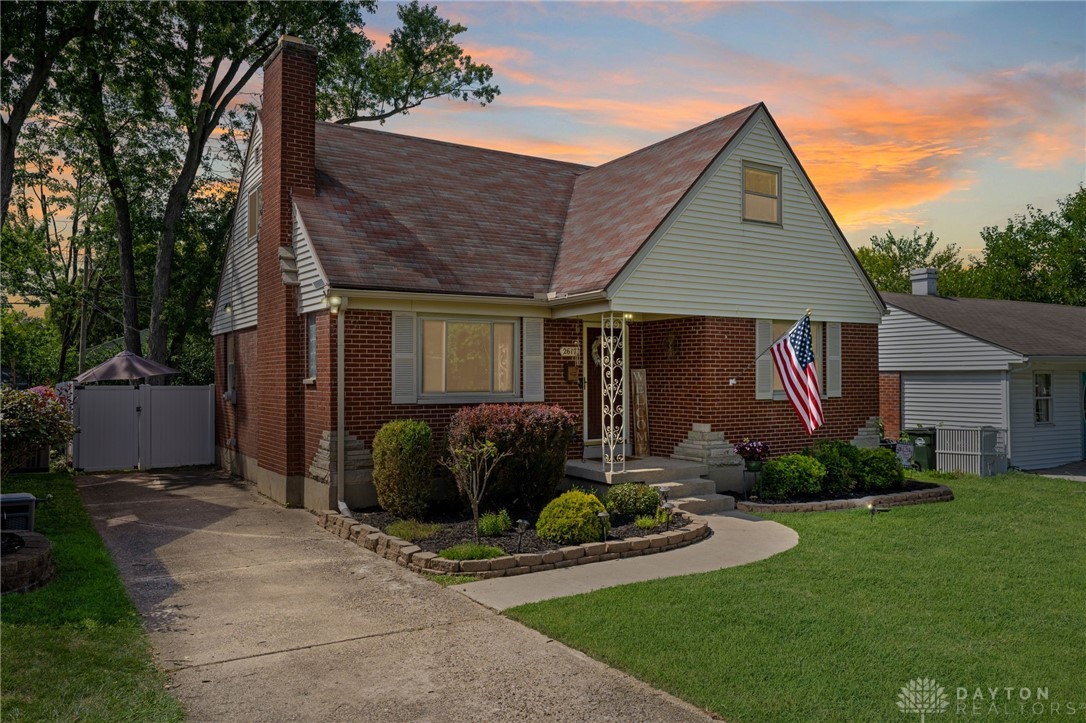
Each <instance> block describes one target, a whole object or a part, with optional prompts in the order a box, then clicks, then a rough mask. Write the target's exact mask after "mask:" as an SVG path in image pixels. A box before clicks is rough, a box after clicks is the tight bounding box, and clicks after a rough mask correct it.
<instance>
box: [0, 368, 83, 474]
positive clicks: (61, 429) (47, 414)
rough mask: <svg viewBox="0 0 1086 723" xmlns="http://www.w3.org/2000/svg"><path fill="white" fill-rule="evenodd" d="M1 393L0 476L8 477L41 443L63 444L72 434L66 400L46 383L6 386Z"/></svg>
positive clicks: (49, 444)
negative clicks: (39, 385) (21, 386)
mask: <svg viewBox="0 0 1086 723" xmlns="http://www.w3.org/2000/svg"><path fill="white" fill-rule="evenodd" d="M0 394H2V399H3V401H2V412H0V446H2V447H3V455H0V457H2V460H3V461H2V463H0V477H7V476H8V475H9V474H10V473H11V471H12V470H14V469H18V468H19V467H21V466H22V465H23V464H25V463H26V462H27V460H29V459H30V458H31V457H33V456H34V454H35V453H36V452H37V451H38V450H39V449H41V448H42V447H48V448H50V449H52V448H54V447H59V446H61V445H65V444H67V443H68V442H69V441H70V440H71V438H72V435H74V434H75V425H74V424H72V415H71V411H70V410H69V409H68V403H67V401H66V400H65V399H64V397H61V396H59V395H58V394H57V393H56V392H54V391H53V390H52V389H50V388H49V387H34V388H33V389H26V390H22V389H9V388H6V387H5V388H4V389H3V390H2V392H0Z"/></svg>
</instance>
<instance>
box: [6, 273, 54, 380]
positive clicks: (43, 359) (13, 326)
mask: <svg viewBox="0 0 1086 723" xmlns="http://www.w3.org/2000/svg"><path fill="white" fill-rule="evenodd" d="M6 262H7V260H6V259H5V263H6ZM59 354H60V340H59V339H58V338H57V334H56V330H55V329H53V328H51V327H50V325H49V323H48V322H47V321H46V320H45V319H40V318H35V317H32V316H27V314H26V312H25V311H13V310H11V309H4V310H3V311H0V366H2V367H3V368H4V371H6V372H7V373H8V374H9V375H10V377H9V379H10V380H11V383H12V384H18V383H20V382H25V384H26V385H32V384H45V383H47V382H50V381H52V382H57V381H63V380H61V379H57V377H56V373H57V358H58V357H59Z"/></svg>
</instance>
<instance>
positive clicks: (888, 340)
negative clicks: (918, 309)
mask: <svg viewBox="0 0 1086 723" xmlns="http://www.w3.org/2000/svg"><path fill="white" fill-rule="evenodd" d="M1020 361H1022V355H1021V354H1017V353H1015V352H1011V351H1007V350H1006V349H1002V348H1000V347H998V346H994V345H992V344H989V343H988V342H985V341H981V340H979V339H974V338H973V337H971V336H967V335H965V334H962V333H960V332H957V331H953V330H951V329H948V328H946V327H945V326H942V325H941V324H936V323H935V322H934V321H929V320H928V319H924V318H921V317H919V316H914V315H913V314H910V313H909V312H907V311H903V310H901V309H898V308H895V307H893V306H891V307H890V314H889V315H888V316H887V317H886V318H885V319H883V322H882V325H881V326H879V370H880V371H909V370H931V371H953V370H966V369H974V370H982V369H987V370H997V369H1007V368H1008V367H1009V365H1010V364H1011V363H1013V362H1020Z"/></svg>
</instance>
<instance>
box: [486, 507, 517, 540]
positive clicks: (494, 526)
mask: <svg viewBox="0 0 1086 723" xmlns="http://www.w3.org/2000/svg"><path fill="white" fill-rule="evenodd" d="M511 529H513V520H512V519H510V517H509V513H508V512H506V511H505V510H501V511H499V512H488V513H486V514H485V515H483V516H482V517H480V518H479V534H480V535H483V536H484V537H495V536H497V535H500V534H502V533H505V532H509V530H511Z"/></svg>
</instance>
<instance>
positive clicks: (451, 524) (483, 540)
mask: <svg viewBox="0 0 1086 723" xmlns="http://www.w3.org/2000/svg"><path fill="white" fill-rule="evenodd" d="M354 516H355V518H356V519H357V520H358V521H359V522H362V523H364V524H367V525H373V526H374V527H376V528H378V529H380V530H381V531H382V532H387V528H388V526H389V525H390V524H392V523H393V522H396V521H397V520H399V519H400V518H399V517H396V516H395V515H393V514H390V513H388V512H385V511H384V510H367V511H362V512H357V511H356V512H355V513H354ZM688 521H689V520H688V519H687V517H686V516H685V515H683V514H682V513H681V512H676V513H675V514H674V515H672V517H671V525H670V528H671V529H675V528H676V527H682V526H683V525H685V524H686V523H687V522H688ZM426 522H436V523H439V524H441V525H442V526H443V527H442V529H441V530H440V531H439V532H436V533H434V534H433V535H431V536H430V537H427V538H426V539H425V540H418V541H416V542H415V544H416V545H418V546H419V547H421V548H422V549H423V551H425V552H441V551H442V550H444V549H446V548H449V547H452V546H453V545H459V544H460V543H462V542H475V521H474V520H473V519H472V518H471V517H470V516H467V517H453V516H445V517H439V518H435V519H427V520H426ZM611 523H612V526H611V530H610V533H609V534H608V535H607V539H608V540H624V539H626V538H629V537H644V536H645V535H651V534H654V533H657V532H663V531H664V530H665V529H666V528H667V527H668V526H667V525H658V526H656V527H654V528H653V529H651V530H645V529H642V528H640V527H638V526H637V525H635V524H633V518H632V517H615V518H613V519H612V520H611ZM518 537H519V535H518V534H517V533H516V532H515V531H512V532H506V533H505V534H503V535H499V536H497V537H480V538H479V543H480V544H483V545H491V546H493V547H500V548H501V549H503V550H505V551H506V552H507V553H509V554H510V555H514V554H516V553H517V552H518V550H517V538H518ZM560 547H563V545H559V544H557V543H554V542H551V541H549V540H542V539H540V538H539V537H538V536H536V534H535V530H534V529H529V530H528V531H527V532H525V533H524V539H523V540H521V545H520V550H519V552H546V551H548V550H557V549H559V548H560Z"/></svg>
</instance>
